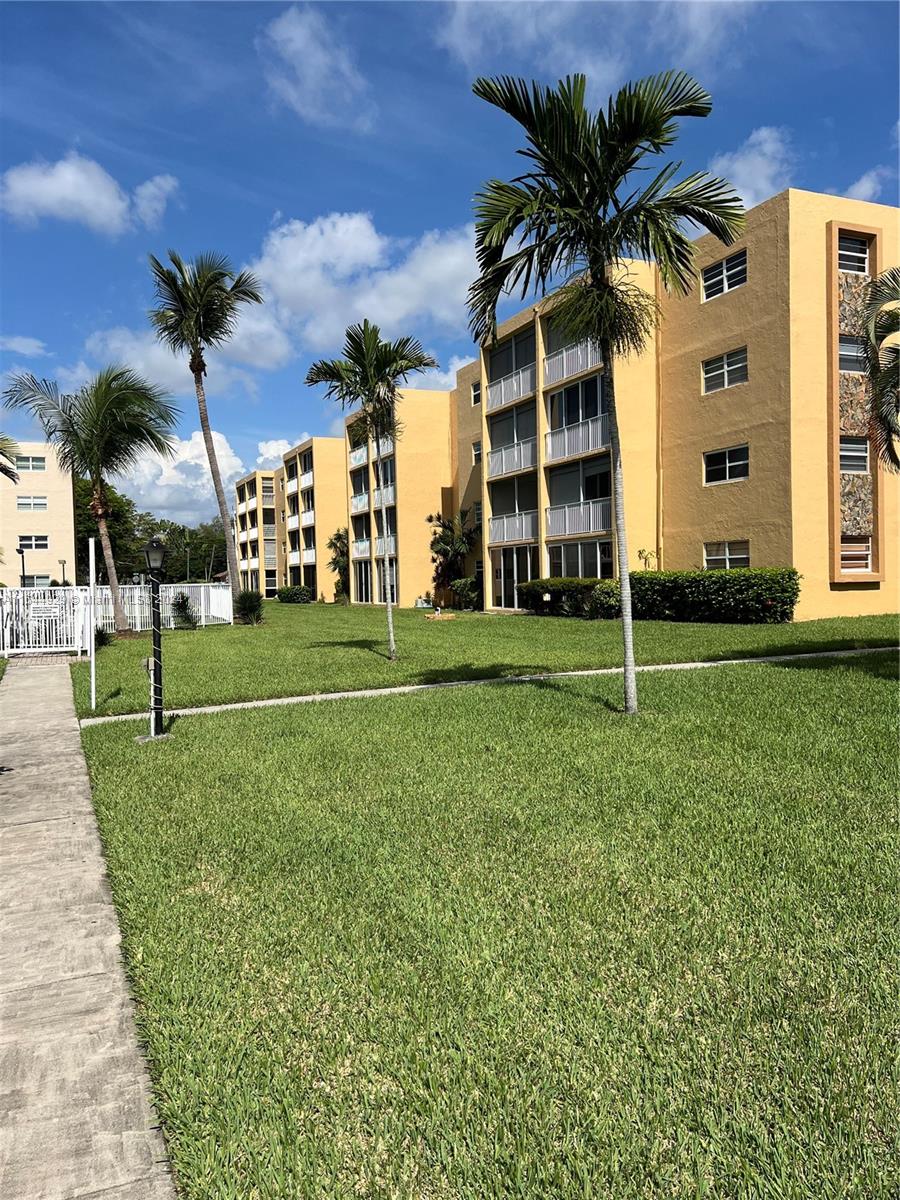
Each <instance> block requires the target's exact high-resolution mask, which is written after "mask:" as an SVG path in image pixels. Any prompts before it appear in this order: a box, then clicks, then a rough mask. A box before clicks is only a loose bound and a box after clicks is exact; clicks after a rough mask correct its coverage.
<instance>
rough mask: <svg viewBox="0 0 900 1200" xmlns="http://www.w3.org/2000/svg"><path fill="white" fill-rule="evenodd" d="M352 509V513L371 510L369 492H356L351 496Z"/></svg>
mask: <svg viewBox="0 0 900 1200" xmlns="http://www.w3.org/2000/svg"><path fill="white" fill-rule="evenodd" d="M350 511H351V512H352V513H361V512H368V511H369V493H368V492H355V493H354V494H353V495H352V496H351V497H350Z"/></svg>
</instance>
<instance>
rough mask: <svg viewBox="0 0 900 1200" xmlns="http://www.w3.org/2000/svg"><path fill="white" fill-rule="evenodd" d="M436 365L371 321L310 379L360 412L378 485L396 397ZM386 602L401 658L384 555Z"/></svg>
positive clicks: (354, 330) (393, 651)
mask: <svg viewBox="0 0 900 1200" xmlns="http://www.w3.org/2000/svg"><path fill="white" fill-rule="evenodd" d="M436 366H437V362H436V361H435V360H434V359H433V358H432V357H431V355H430V354H426V353H425V351H424V350H423V349H422V346H421V344H420V343H419V342H417V341H416V340H415V338H411V337H402V338H398V339H397V341H395V342H383V341H382V340H381V330H380V329H379V328H378V326H377V325H372V324H371V322H369V321H363V323H362V325H351V326H350V328H349V329H348V330H347V335H346V339H345V341H344V357H343V358H334V359H320V360H319V361H318V362H315V363H313V365H312V366H311V367H310V368H309V371H308V372H307V374H306V384H307V386H308V387H315V386H316V385H317V384H320V383H324V384H325V385H326V386H325V395H326V396H328V397H329V399H332V400H337V401H338V403H339V404H340V405H341V407H342V408H345V409H347V408H356V407H357V406H359V414H358V416H357V418H356V421H355V425H356V428H357V429H358V431H359V432H360V433H362V434H365V436H366V437H367V438H371V439H372V440H373V441H374V442H375V461H376V463H377V464H378V480H379V483H380V484H382V485H383V483H384V461H383V458H382V451H383V449H384V440H385V438H387V439H390V441H391V442H392V443H393V442H396V440H397V438H398V437H399V436H400V433H401V429H400V426H399V425H398V422H397V397H398V393H399V390H400V387H401V385H402V384H404V383H406V379H407V376H409V375H411V374H412V373H413V372H414V371H425V370H428V369H429V368H431V367H436ZM385 492H386V489H385V488H384V486H382V487H381V531H382V534H383V536H384V538H385V551H387V537H388V526H387V503H386V501H385ZM382 578H383V580H384V600H385V608H386V609H387V626H388V655H389V657H390V659H391V661H392V662H393V661H394V659H396V657H397V645H396V642H395V640H394V615H393V595H392V593H393V586H392V577H391V573H390V556H389V555H388V554H387V553H385V555H384V562H383V566H382Z"/></svg>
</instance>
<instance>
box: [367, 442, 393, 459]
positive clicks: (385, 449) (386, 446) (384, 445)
mask: <svg viewBox="0 0 900 1200" xmlns="http://www.w3.org/2000/svg"><path fill="white" fill-rule="evenodd" d="M374 449H375V442H374V441H373V442H372V450H373V451H374ZM393 453H394V439H393V438H390V437H383V438H382V439H381V457H382V458H387V456H388V455H389V454H393Z"/></svg>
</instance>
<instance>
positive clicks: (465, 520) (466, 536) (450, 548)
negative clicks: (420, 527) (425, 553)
mask: <svg viewBox="0 0 900 1200" xmlns="http://www.w3.org/2000/svg"><path fill="white" fill-rule="evenodd" d="M470 511H471V510H470V509H468V508H461V509H460V510H459V512H458V513H456V514H455V515H454V516H452V517H444V516H441V514H440V513H433V514H431V515H429V516H427V517H426V518H425V520H426V521H427V522H428V524H429V525H431V526H432V536H431V547H430V549H431V561H432V562H433V563H434V586H435V587H436V588H442V589H447V588H449V587H450V586H451V585H452V584H453V583H454V582H455V581H456V580H457V579H461V578H462V577H463V576H464V575H465V573H466V558H467V557H468V556H469V555H470V554H471V553H472V551H473V550H474V549H475V546H476V545H477V543H478V535H479V533H480V531H481V526H480V525H470V524H469V512H470Z"/></svg>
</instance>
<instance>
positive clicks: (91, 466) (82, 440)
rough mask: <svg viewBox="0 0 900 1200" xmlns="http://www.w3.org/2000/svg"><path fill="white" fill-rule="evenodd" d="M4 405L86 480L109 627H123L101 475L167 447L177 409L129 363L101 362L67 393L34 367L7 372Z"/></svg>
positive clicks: (167, 451)
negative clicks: (109, 606)
mask: <svg viewBox="0 0 900 1200" xmlns="http://www.w3.org/2000/svg"><path fill="white" fill-rule="evenodd" d="M4 402H5V404H6V407H7V408H10V409H27V410H28V412H30V413H31V415H32V417H34V419H35V420H36V421H37V422H38V424H39V425H40V427H41V429H42V430H43V431H44V437H45V438H46V439H47V441H48V442H51V443H52V444H53V446H54V447H55V448H56V456H57V459H58V460H59V465H60V467H61V468H62V469H63V470H64V471H67V472H68V473H69V474H70V475H71V476H72V477H73V478H74V479H77V478H79V477H85V478H87V479H88V480H90V487H91V502H90V507H91V513H92V514H93V516H94V518H95V520H96V522H97V530H98V532H99V534H100V545H101V548H102V550H103V559H104V562H105V564H106V576H107V579H108V580H109V587H110V592H111V593H112V602H113V612H114V614H115V622H116V631H117V632H119V633H124V632H126V631H127V629H128V618H127V617H126V616H125V609H124V607H123V605H122V597H121V595H120V592H119V578H118V575H117V574H116V564H115V560H114V558H113V552H112V544H111V542H110V540H109V528H108V526H107V520H106V518H107V501H106V481H107V479H108V477H109V476H110V475H118V474H121V473H122V472H124V471H127V470H128V469H129V468H131V467H133V466H134V465H135V463H136V462H137V461H138V459H139V458H140V457H141V455H142V454H143V453H144V452H145V451H150V452H151V453H153V454H161V455H169V454H170V453H171V451H172V443H173V434H172V431H173V428H174V425H175V420H176V418H177V416H178V410H177V409H176V408H174V407H173V406H172V405H171V404H169V402H168V399H167V397H166V394H165V392H163V391H161V390H160V389H159V388H157V387H154V386H153V384H151V383H148V382H147V381H146V380H145V379H142V378H141V376H140V375H137V374H136V373H135V372H134V371H132V370H131V369H130V368H129V367H122V366H117V365H116V366H109V367H106V368H104V370H102V371H101V372H100V373H99V375H97V376H96V377H95V378H94V379H92V380H90V382H88V383H86V384H85V385H84V387H83V388H82V389H81V391H80V392H76V393H75V394H74V395H63V394H61V393H60V391H59V388H58V387H57V385H56V383H54V382H51V381H49V380H47V379H36V378H35V377H34V375H27V374H21V375H14V376H13V378H12V381H11V383H10V385H9V387H8V388H7V389H6V391H5V392H4Z"/></svg>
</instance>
